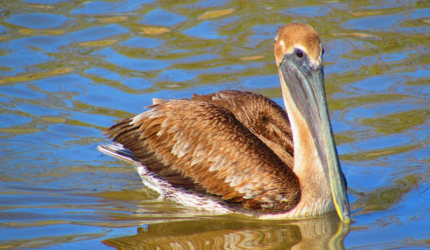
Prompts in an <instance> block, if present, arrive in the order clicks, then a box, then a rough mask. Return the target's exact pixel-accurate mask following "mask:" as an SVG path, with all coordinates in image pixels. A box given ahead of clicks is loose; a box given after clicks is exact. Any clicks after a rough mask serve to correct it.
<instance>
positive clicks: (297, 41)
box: [275, 23, 322, 65]
mask: <svg viewBox="0 0 430 250" xmlns="http://www.w3.org/2000/svg"><path fill="white" fill-rule="evenodd" d="M294 48H300V49H301V50H303V51H304V52H305V53H306V54H307V55H308V57H309V59H310V61H311V62H312V63H321V50H322V47H321V40H320V38H319V36H318V34H317V32H316V31H315V30H314V29H313V28H312V27H311V26H309V25H307V24H302V23H289V24H286V25H285V26H284V27H280V28H279V29H278V35H277V36H276V44H275V58H276V64H278V65H279V64H280V63H281V61H282V59H283V57H284V55H285V54H291V53H293V52H294Z"/></svg>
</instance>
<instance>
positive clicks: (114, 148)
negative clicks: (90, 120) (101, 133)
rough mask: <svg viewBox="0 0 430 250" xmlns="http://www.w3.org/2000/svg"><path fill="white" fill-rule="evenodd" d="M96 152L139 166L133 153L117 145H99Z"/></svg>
mask: <svg viewBox="0 0 430 250" xmlns="http://www.w3.org/2000/svg"><path fill="white" fill-rule="evenodd" d="M97 150H99V151H100V152H102V153H105V154H107V155H111V156H113V157H115V158H118V159H120V160H123V161H126V162H130V163H133V164H137V165H141V164H140V162H139V161H138V160H137V159H136V157H135V156H134V155H133V153H132V152H131V151H130V150H128V149H126V148H124V147H123V146H122V145H121V144H119V143H113V144H104V145H99V146H97Z"/></svg>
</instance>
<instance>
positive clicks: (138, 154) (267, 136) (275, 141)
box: [105, 91, 301, 213]
mask: <svg viewBox="0 0 430 250" xmlns="http://www.w3.org/2000/svg"><path fill="white" fill-rule="evenodd" d="M148 108H151V109H150V110H148V111H146V112H144V113H142V114H140V115H137V116H135V117H132V118H128V119H125V120H123V121H121V122H119V123H117V124H115V125H113V126H112V127H110V128H109V129H107V130H106V131H105V134H108V135H110V138H113V140H114V142H115V143H119V144H121V145H122V146H123V147H124V148H125V149H127V150H129V151H130V152H131V153H132V154H133V155H134V158H133V159H135V160H136V161H138V162H139V163H140V164H142V165H143V166H146V168H147V170H148V171H149V172H151V173H154V174H156V175H158V176H159V177H161V178H163V179H164V180H166V181H167V182H168V183H169V184H170V185H171V186H172V187H174V188H185V189H187V190H191V191H193V192H197V193H200V194H201V195H211V196H214V197H215V198H219V200H220V201H222V202H221V203H222V204H232V205H233V206H237V207H240V208H243V209H245V210H250V211H260V212H270V213H276V212H285V211H289V210H291V209H292V208H294V207H295V206H296V205H297V203H298V202H299V201H300V197H301V191H300V183H299V180H298V178H297V176H296V175H295V174H294V172H293V170H292V169H293V155H294V151H293V142H292V135H291V129H290V127H289V126H288V125H289V121H288V116H287V114H286V113H285V111H284V110H283V109H282V108H281V107H279V106H278V105H277V104H276V103H275V102H273V101H272V100H270V99H268V98H266V97H263V96H261V95H257V94H253V93H250V92H242V91H221V92H217V93H215V94H210V95H194V96H193V97H192V99H191V100H186V99H183V100H170V101H164V100H161V99H156V100H154V104H153V105H151V106H149V107H148Z"/></svg>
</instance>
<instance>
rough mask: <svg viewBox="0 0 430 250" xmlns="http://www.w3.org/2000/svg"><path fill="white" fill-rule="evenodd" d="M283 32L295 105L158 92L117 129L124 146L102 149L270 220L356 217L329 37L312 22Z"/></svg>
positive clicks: (153, 175) (149, 182)
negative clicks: (336, 124)
mask: <svg viewBox="0 0 430 250" xmlns="http://www.w3.org/2000/svg"><path fill="white" fill-rule="evenodd" d="M275 39H276V44H275V59H276V65H277V67H278V72H279V77H280V82H281V88H282V94H283V99H284V103H285V107H286V112H285V111H284V110H283V109H282V108H281V107H279V106H278V105H277V104H276V103H275V102H273V101H272V100H270V99H269V98H266V97H263V96H261V95H257V94H254V93H250V92H243V91H235V90H227V91H220V92H217V93H214V94H209V95H196V94H195V95H194V96H193V97H192V98H191V99H182V100H169V101H165V100H161V99H154V100H153V105H151V106H149V107H147V108H149V110H148V111H146V112H143V113H141V114H139V115H137V116H134V117H131V118H128V119H125V120H123V121H121V122H119V123H117V124H115V125H113V126H112V127H110V128H109V129H107V130H106V131H105V134H107V135H109V136H110V138H113V140H114V144H111V145H102V146H99V150H100V151H102V152H104V153H106V154H109V155H112V156H115V157H117V158H120V159H122V160H126V161H129V162H132V163H134V164H135V166H136V168H137V170H138V172H139V173H140V176H141V177H142V180H143V182H144V184H145V185H146V186H148V187H149V188H151V189H153V190H155V191H157V192H159V193H160V194H161V196H162V197H165V198H167V199H170V200H172V201H175V202H178V203H180V204H184V205H186V206H193V207H196V208H199V209H205V210H209V211H214V212H220V213H230V212H237V213H243V214H248V215H253V216H256V217H258V218H262V219H271V218H272V219H282V218H309V217H315V216H319V215H322V214H325V213H328V212H331V211H334V210H336V211H337V213H338V215H339V217H340V218H341V220H342V221H344V222H346V223H349V222H350V211H349V202H348V198H347V195H346V180H345V177H344V175H343V172H342V170H341V168H340V163H339V159H338V155H337V151H336V147H335V143H334V138H333V132H332V128H331V124H330V120H329V115H328V109H327V103H326V97H325V89H324V71H323V68H324V66H323V61H322V54H323V49H322V46H321V41H320V38H319V36H318V34H317V33H316V32H315V30H314V29H313V28H312V27H310V26H309V25H305V24H299V23H290V24H287V25H285V26H284V27H281V28H279V29H278V35H277V36H276V38H275Z"/></svg>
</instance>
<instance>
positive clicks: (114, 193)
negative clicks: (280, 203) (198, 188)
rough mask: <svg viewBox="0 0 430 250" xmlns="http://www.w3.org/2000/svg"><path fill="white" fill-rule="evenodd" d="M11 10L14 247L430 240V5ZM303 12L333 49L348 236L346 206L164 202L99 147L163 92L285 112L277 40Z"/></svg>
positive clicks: (383, 244) (102, 4)
mask: <svg viewBox="0 0 430 250" xmlns="http://www.w3.org/2000/svg"><path fill="white" fill-rule="evenodd" d="M0 14H1V16H2V19H1V20H0V138H1V139H0V148H1V150H0V163H1V165H2V167H1V169H0V173H1V174H0V247H2V248H16V249H19V248H26V249H35V248H43V249H56V248H60V247H61V248H66V249H72V248H73V249H76V248H84V249H88V248H96V249H104V248H106V249H107V248H110V247H111V246H113V247H117V248H127V247H137V246H143V247H144V248H148V249H152V248H156V247H157V246H158V247H160V248H162V249H169V248H170V249H205V248H206V249H263V248H264V249H288V248H293V249H328V248H332V249H339V248H343V247H345V248H347V249H397V248H407V249H428V248H429V247H430V219H429V218H430V216H429V214H430V205H429V204H430V191H429V186H430V184H429V177H428V176H429V172H430V149H429V144H430V129H429V128H430V126H429V125H430V109H429V107H430V98H429V95H430V86H429V83H430V59H429V58H430V57H429V56H428V55H429V52H430V35H429V34H430V4H429V3H428V2H426V1H413V0H412V1H388V0H387V1H358V0H355V1H346V2H345V1H325V2H317V1H234V0H225V1H179V2H172V1H155V0H145V1H141V0H129V1H80V0H49V1H45V0H21V1H18V0H4V1H2V5H1V7H0ZM292 21H296V22H303V23H308V24H310V25H312V26H313V27H315V29H316V30H317V32H318V33H319V34H320V36H321V38H322V41H323V44H324V48H325V55H324V61H325V77H326V81H325V82H326V91H327V95H328V103H329V108H330V113H331V114H330V115H331V119H332V123H333V126H334V133H335V139H336V143H337V145H338V151H339V154H340V159H341V162H342V167H343V170H344V173H345V175H346V178H347V180H348V187H349V190H348V193H349V197H350V201H351V205H352V217H353V219H354V220H355V222H354V223H353V224H352V225H351V230H350V232H349V233H348V234H347V235H346V233H345V232H344V230H345V229H344V228H342V226H341V225H340V224H339V220H338V219H337V218H336V216H335V215H332V216H328V217H324V218H317V219H312V220H303V221H259V220H256V219H253V218H250V217H246V216H242V215H223V216H216V215H211V214H207V213H203V212H197V211H194V210H192V209H188V208H184V207H181V206H178V205H175V204H171V203H169V202H166V201H163V200H159V199H157V195H156V194H155V193H154V192H152V191H150V190H149V189H147V188H145V187H144V186H143V185H142V183H141V181H140V179H139V176H138V175H137V173H136V172H135V170H134V169H133V168H132V167H131V166H130V165H128V164H127V163H124V162H121V161H119V160H115V159H113V158H111V157H109V156H105V155H103V154H101V153H99V152H98V151H97V150H96V146H97V145H100V144H101V143H105V142H108V140H106V138H105V137H104V136H103V135H102V133H101V131H103V130H104V129H105V128H106V127H108V126H110V125H112V124H113V123H114V122H116V121H119V120H120V119H122V118H126V117H129V116H132V115H134V114H137V113H140V112H142V111H143V107H145V106H148V105H149V104H151V99H152V98H164V99H173V98H189V97H191V96H192V93H197V94H208V93H212V92H215V91H219V90H225V89H239V90H248V91H253V92H256V93H260V94H264V95H266V96H268V97H270V98H272V99H273V100H275V101H276V102H277V103H279V104H280V105H283V104H282V97H281V90H280V88H279V80H278V77H277V69H276V66H275V64H274V57H273V44H274V40H273V38H274V37H275V35H276V30H277V27H279V26H281V25H283V24H285V23H288V22H292ZM342 241H343V242H342ZM181 247H182V248H181Z"/></svg>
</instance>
